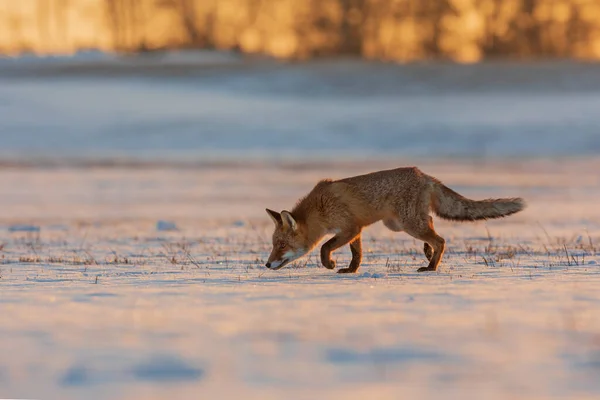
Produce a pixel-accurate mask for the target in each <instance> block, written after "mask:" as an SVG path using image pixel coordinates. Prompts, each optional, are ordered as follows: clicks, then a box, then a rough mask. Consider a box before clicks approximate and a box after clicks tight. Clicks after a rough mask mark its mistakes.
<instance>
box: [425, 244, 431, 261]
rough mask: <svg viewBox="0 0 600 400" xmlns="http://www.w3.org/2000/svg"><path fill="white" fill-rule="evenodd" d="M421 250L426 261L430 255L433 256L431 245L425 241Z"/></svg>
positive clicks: (429, 258)
mask: <svg viewBox="0 0 600 400" xmlns="http://www.w3.org/2000/svg"><path fill="white" fill-rule="evenodd" d="M423 252H424V253H425V257H427V261H431V257H433V247H431V245H430V244H429V243H427V242H425V243H424V244H423Z"/></svg>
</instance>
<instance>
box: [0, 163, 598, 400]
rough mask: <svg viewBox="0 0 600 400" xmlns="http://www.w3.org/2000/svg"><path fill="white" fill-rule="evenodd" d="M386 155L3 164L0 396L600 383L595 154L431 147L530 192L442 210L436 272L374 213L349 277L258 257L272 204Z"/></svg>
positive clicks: (415, 391)
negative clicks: (546, 157)
mask: <svg viewBox="0 0 600 400" xmlns="http://www.w3.org/2000/svg"><path fill="white" fill-rule="evenodd" d="M407 161H409V160H407ZM410 161H414V160H410ZM397 163H401V161H398V162H397ZM397 163H395V162H394V161H386V162H382V161H378V162H375V161H373V162H369V163H337V164H330V165H328V164H321V165H315V166H311V165H300V164H295V165H285V164H279V165H277V166H273V165H269V164H266V165H261V164H259V163H254V164H248V165H245V166H244V167H240V166H225V165H223V166H220V167H198V168H190V169H167V168H160V169H148V168H123V167H120V168H90V169H85V168H83V169H68V168H67V169H50V170H48V169H36V168H34V169H27V168H17V169H3V170H1V171H0V177H1V181H2V183H3V184H2V185H1V186H0V199H2V200H1V205H2V206H1V207H0V220H1V221H2V223H3V226H2V228H1V229H0V243H1V244H0V246H1V248H2V250H0V262H1V263H2V264H1V265H0V268H1V272H0V275H1V278H0V286H1V291H0V304H1V308H2V312H1V313H0V326H1V329H0V354H2V358H1V360H0V388H1V389H2V390H1V392H0V395H1V396H2V397H9V398H12V397H20V398H40V399H65V398H89V399H96V398H97V399H102V398H128V399H131V398H139V399H148V398H165V397H167V396H169V397H172V398H190V399H191V398H204V397H218V398H225V397H228V398H232V397H234V396H237V397H242V398H261V399H264V398H315V397H318V398H337V397H339V398H364V397H370V398H405V397H410V398H415V397H418V398H435V397H437V396H439V395H440V393H444V397H446V398H457V399H458V398H461V399H462V398H482V397H483V398H486V399H489V398H524V399H525V398H527V399H531V398H553V397H561V398H570V399H574V398H586V396H588V397H589V398H593V397H597V396H598V395H600V379H599V377H600V292H599V291H598V288H599V287H600V286H599V285H600V271H599V270H598V268H600V267H599V265H598V264H599V263H600V255H599V254H598V253H597V246H600V208H598V206H597V204H598V195H599V194H600V193H599V191H600V190H599V186H598V183H599V182H598V179H599V178H598V174H597V171H598V167H600V165H599V164H600V160H598V159H587V160H579V161H573V160H570V161H569V160H567V161H564V160H563V162H561V163H551V162H539V161H538V162H513V163H510V164H508V163H500V162H494V163H486V164H481V165H480V164H477V165H473V164H469V163H464V162H460V161H454V162H450V161H445V162H439V163H427V162H424V163H422V164H421V168H422V169H423V170H424V171H426V172H429V173H432V174H434V175H436V176H438V177H440V178H441V179H443V180H444V181H445V182H446V183H447V184H449V185H451V186H452V187H454V188H456V189H457V190H460V191H461V192H462V193H464V194H465V195H468V196H471V197H475V198H478V197H483V196H501V195H507V196H512V195H521V196H523V197H525V198H526V199H527V200H528V202H529V208H528V209H527V210H526V211H524V212H523V213H521V214H517V215H515V216H512V217H510V218H506V219H504V220H499V221H493V222H492V221H490V222H487V223H483V222H482V223H467V224H451V223H447V222H443V221H440V220H436V226H437V229H438V231H439V232H440V233H441V234H442V235H443V236H445V237H446V239H447V241H448V251H447V253H446V257H445V259H444V261H443V263H442V265H441V269H440V271H439V272H438V273H429V274H418V273H416V272H415V270H416V269H417V268H418V267H420V266H423V265H425V257H424V256H423V255H422V253H421V243H418V242H416V241H414V240H413V239H412V238H410V237H408V236H407V235H404V234H396V233H393V232H390V231H387V230H386V229H385V228H384V227H383V226H382V225H381V224H376V225H374V226H372V227H370V228H369V229H368V230H367V232H366V237H365V246H364V247H365V249H366V256H365V261H364V264H363V266H362V268H361V270H359V273H358V274H357V275H354V276H348V275H344V276H342V275H338V274H336V273H333V272H332V271H329V270H326V269H324V268H322V267H320V266H319V264H318V263H317V258H316V257H314V256H311V257H309V258H308V259H307V260H303V261H302V262H298V263H297V264H296V265H294V266H292V267H288V268H285V269H282V270H280V271H270V270H266V269H265V268H264V267H263V264H264V262H265V259H266V256H267V254H268V251H269V250H270V247H269V246H270V243H269V235H270V233H271V228H272V227H271V224H272V223H271V221H270V219H269V218H268V216H267V215H266V213H265V212H264V208H265V207H272V208H275V209H283V208H288V207H290V206H291V205H292V204H293V202H294V201H295V200H296V198H297V197H299V196H300V195H302V194H304V193H305V192H306V191H307V190H309V189H310V188H311V186H312V184H313V183H314V182H315V181H316V180H317V179H319V178H321V177H323V176H330V177H342V176H346V175H352V174H355V173H360V172H363V171H366V170H371V169H380V168H387V167H390V166H394V165H395V164H397ZM173 225H175V226H173ZM170 228H175V229H174V230H171V229H170ZM38 229H39V231H38ZM336 257H337V258H338V264H339V265H343V264H344V263H346V262H348V261H349V257H350V254H349V251H348V249H343V250H342V251H340V252H339V253H338V254H337V256H336ZM306 261H307V262H306Z"/></svg>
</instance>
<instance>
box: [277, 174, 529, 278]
mask: <svg viewBox="0 0 600 400" xmlns="http://www.w3.org/2000/svg"><path fill="white" fill-rule="evenodd" d="M525 206H526V204H525V202H524V201H523V199H521V198H506V199H486V200H470V199H467V198H465V197H463V196H462V195H460V194H458V193H456V192H455V191H454V190H452V189H450V188H448V187H446V186H444V185H443V184H442V182H440V181H439V180H438V179H436V178H434V177H432V176H429V175H427V174H425V173H423V172H421V171H420V170H419V169H418V168H416V167H407V168H396V169H391V170H384V171H378V172H372V173H369V174H366V175H359V176H354V177H350V178H345V179H340V180H335V181H334V180H331V179H324V180H321V181H319V182H318V183H317V185H316V186H315V187H314V188H313V189H312V191H311V192H310V193H308V195H306V196H305V197H303V198H302V199H300V200H299V201H298V202H297V203H296V206H295V207H294V208H293V209H292V211H286V210H284V211H282V212H281V213H278V212H275V211H273V210H270V209H268V208H267V209H266V211H267V213H268V214H269V216H270V217H271V219H272V220H273V222H274V223H275V232H274V233H273V239H272V240H273V250H272V251H271V255H270V256H269V259H268V261H267V263H266V267H267V268H270V269H273V270H277V269H280V268H283V267H284V266H286V265H287V264H289V263H290V262H292V261H294V260H297V259H298V258H300V257H302V256H304V255H306V254H307V253H309V252H310V251H311V250H312V249H313V248H314V247H315V246H316V245H317V244H318V243H319V241H320V240H321V239H322V238H323V237H324V236H325V235H327V234H334V236H333V237H332V238H331V239H329V240H328V241H327V242H325V243H324V244H323V246H322V247H321V263H322V264H323V266H324V267H326V268H328V269H334V268H335V261H333V260H332V259H331V252H332V251H334V250H336V249H338V248H340V247H342V246H344V245H346V244H348V243H349V244H350V251H351V253H352V260H351V261H350V265H349V266H348V267H347V268H341V269H339V270H338V273H353V272H356V271H357V270H358V268H359V267H360V263H361V260H362V248H361V232H362V230H363V228H364V227H366V226H368V225H371V224H373V223H375V222H377V221H381V220H382V221H383V224H384V225H385V226H386V227H387V228H389V229H390V230H392V231H394V232H401V231H404V232H406V233H408V234H409V235H411V236H413V237H414V238H416V239H419V240H422V241H424V242H425V244H424V248H423V250H424V252H425V256H426V257H427V259H428V260H429V265H428V266H427V267H421V268H419V269H418V272H423V271H436V270H437V267H438V265H439V263H440V261H441V259H442V256H443V254H444V250H445V247H446V246H445V240H444V238H442V237H441V236H439V235H438V234H437V233H436V232H435V230H434V229H433V219H432V218H431V216H430V215H429V213H430V211H433V213H435V214H436V215H438V216H439V217H441V218H443V219H447V220H452V221H476V220H484V219H491V218H500V217H504V216H507V215H511V214H514V213H517V212H519V211H521V210H523V209H524V208H525Z"/></svg>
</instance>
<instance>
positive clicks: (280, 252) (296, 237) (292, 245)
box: [265, 208, 310, 269]
mask: <svg viewBox="0 0 600 400" xmlns="http://www.w3.org/2000/svg"><path fill="white" fill-rule="evenodd" d="M267 214H269V217H271V219H272V220H273V222H274V223H275V231H274V232H273V250H272V251H271V255H270V256H269V259H268V260H267V263H266V265H265V266H266V267H267V268H270V269H280V268H283V267H285V266H286V265H287V264H289V263H290V262H292V261H294V260H297V259H298V258H300V257H302V256H303V255H305V254H306V253H308V251H309V250H310V249H309V248H308V246H307V240H306V238H305V232H304V229H302V226H301V225H300V224H299V223H297V222H296V220H295V219H294V217H293V216H292V214H291V213H290V212H289V211H285V210H284V211H282V212H281V213H278V212H275V211H273V210H269V209H268V208H267Z"/></svg>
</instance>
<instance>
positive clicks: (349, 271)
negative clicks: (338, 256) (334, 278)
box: [337, 268, 356, 274]
mask: <svg viewBox="0 0 600 400" xmlns="http://www.w3.org/2000/svg"><path fill="white" fill-rule="evenodd" d="M354 272H356V270H355V269H354V268H340V269H339V270H338V272H337V273H338V274H353V273H354Z"/></svg>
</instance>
